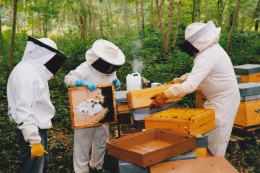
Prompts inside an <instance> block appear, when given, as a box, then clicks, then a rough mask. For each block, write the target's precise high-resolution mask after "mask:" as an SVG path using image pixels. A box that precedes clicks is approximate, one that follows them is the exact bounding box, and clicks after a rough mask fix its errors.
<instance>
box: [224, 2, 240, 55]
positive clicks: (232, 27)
mask: <svg viewBox="0 0 260 173" xmlns="http://www.w3.org/2000/svg"><path fill="white" fill-rule="evenodd" d="M239 6H240V0H238V1H237V6H236V10H235V15H234V18H233V22H232V26H231V29H230V32H229V35H228V40H227V48H226V51H227V53H228V54H229V46H230V40H231V36H232V32H233V30H234V28H235V24H236V20H237V15H238V11H239Z"/></svg>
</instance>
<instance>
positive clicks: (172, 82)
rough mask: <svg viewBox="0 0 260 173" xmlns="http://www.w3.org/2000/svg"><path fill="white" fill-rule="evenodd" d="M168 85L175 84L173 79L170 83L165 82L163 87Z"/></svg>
mask: <svg viewBox="0 0 260 173" xmlns="http://www.w3.org/2000/svg"><path fill="white" fill-rule="evenodd" d="M169 84H175V81H174V79H173V80H172V81H170V82H167V83H166V84H165V85H169Z"/></svg>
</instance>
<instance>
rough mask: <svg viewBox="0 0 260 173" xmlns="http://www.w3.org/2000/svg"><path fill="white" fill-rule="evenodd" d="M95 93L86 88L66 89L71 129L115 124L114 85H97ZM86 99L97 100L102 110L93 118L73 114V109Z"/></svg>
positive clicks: (76, 113)
mask: <svg viewBox="0 0 260 173" xmlns="http://www.w3.org/2000/svg"><path fill="white" fill-rule="evenodd" d="M96 87H97V90H96V91H90V90H89V89H88V87H73V88H69V89H68V94H69V103H70V112H71V124H72V129H80V128H86V127H93V126H100V125H103V124H114V123H117V112H116V101H115V96H114V85H112V84H104V85H97V86H96ZM88 99H94V100H98V101H99V102H100V103H101V104H102V107H103V109H102V110H101V111H100V112H98V113H96V114H95V115H93V116H89V115H87V114H86V115H85V114H82V113H78V112H74V108H75V107H77V106H78V105H80V104H81V103H83V102H85V101H87V100H88Z"/></svg>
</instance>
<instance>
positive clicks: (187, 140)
mask: <svg viewBox="0 0 260 173" xmlns="http://www.w3.org/2000/svg"><path fill="white" fill-rule="evenodd" d="M106 144H107V151H108V154H109V155H112V156H114V157H116V158H119V159H121V160H124V161H127V162H130V163H133V164H135V165H138V166H141V167H143V168H145V167H148V166H151V165H153V164H156V163H159V162H161V161H163V160H166V159H169V158H171V157H175V156H177V155H179V154H183V153H186V152H188V151H191V150H193V149H195V148H196V138H195V136H193V135H188V134H183V133H177V132H174V131H172V130H166V129H150V130H145V131H143V132H138V133H134V134H130V135H127V136H125V137H122V138H118V139H114V140H112V141H108V142H107V143H106Z"/></svg>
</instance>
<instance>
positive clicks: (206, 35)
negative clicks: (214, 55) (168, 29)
mask: <svg viewBox="0 0 260 173" xmlns="http://www.w3.org/2000/svg"><path fill="white" fill-rule="evenodd" d="M220 31H221V28H220V27H218V28H216V26H215V25H214V23H213V22H212V21H209V22H208V23H207V24H205V23H199V22H195V23H192V24H190V25H188V26H187V28H186V30H185V41H183V42H182V43H181V44H179V48H180V49H181V50H182V51H184V52H186V53H188V54H189V55H190V56H194V55H196V54H197V53H199V52H202V51H203V50H205V49H207V48H208V47H210V46H212V45H213V44H215V43H217V42H218V40H219V38H220Z"/></svg>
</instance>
